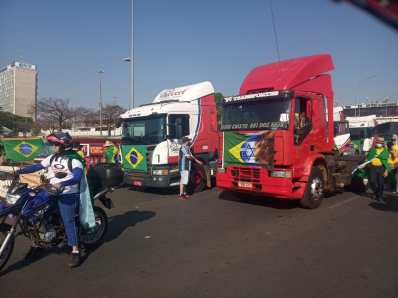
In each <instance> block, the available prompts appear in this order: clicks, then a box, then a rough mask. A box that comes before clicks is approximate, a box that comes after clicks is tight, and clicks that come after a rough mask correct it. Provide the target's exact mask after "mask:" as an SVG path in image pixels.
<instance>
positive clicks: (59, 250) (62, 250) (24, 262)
mask: <svg viewBox="0 0 398 298" xmlns="http://www.w3.org/2000/svg"><path fill="white" fill-rule="evenodd" d="M28 251H29V249H27V250H26V253H28ZM68 253H69V248H68V247H67V246H62V247H52V248H48V249H43V250H42V251H40V252H39V253H37V255H36V256H35V257H34V258H30V259H26V258H24V257H23V258H22V259H21V260H19V261H17V262H15V263H13V264H11V265H10V266H8V267H6V268H5V269H4V270H3V271H0V277H1V276H3V275H6V274H7V273H9V272H12V271H18V270H20V269H23V268H25V267H26V266H29V265H31V264H34V263H36V262H38V261H40V260H41V259H44V258H45V257H47V256H48V255H50V254H58V255H61V254H64V255H65V257H66V256H67V254H68ZM66 260H69V259H65V261H66ZM65 264H66V262H65Z"/></svg>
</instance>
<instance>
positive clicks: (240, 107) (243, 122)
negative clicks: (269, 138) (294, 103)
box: [221, 97, 290, 130]
mask: <svg viewBox="0 0 398 298" xmlns="http://www.w3.org/2000/svg"><path fill="white" fill-rule="evenodd" d="M289 111H290V100H289V99H288V98H286V97H277V98H272V99H271V98H260V99H258V100H256V101H247V102H239V103H233V104H225V105H224V106H223V113H222V120H221V130H267V129H287V128H288V127H289Z"/></svg>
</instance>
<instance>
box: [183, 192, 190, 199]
mask: <svg viewBox="0 0 398 298" xmlns="http://www.w3.org/2000/svg"><path fill="white" fill-rule="evenodd" d="M183 196H184V198H185V200H188V199H189V198H190V197H191V196H189V195H187V194H186V193H185V194H184V195H183Z"/></svg>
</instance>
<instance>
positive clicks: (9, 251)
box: [0, 224, 15, 270]
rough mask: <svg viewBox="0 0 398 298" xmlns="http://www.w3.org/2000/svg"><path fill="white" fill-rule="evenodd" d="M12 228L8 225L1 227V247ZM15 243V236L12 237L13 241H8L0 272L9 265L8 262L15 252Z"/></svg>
mask: <svg viewBox="0 0 398 298" xmlns="http://www.w3.org/2000/svg"><path fill="white" fill-rule="evenodd" d="M10 228H11V227H10V226H9V225H6V224H2V225H0V247H1V245H3V241H4V240H5V238H6V236H7V233H8V231H9V229H10ZM14 243H15V237H14V235H12V236H11V239H10V240H9V241H8V243H7V246H6V248H5V250H4V252H3V253H2V255H1V256H0V270H1V269H3V267H4V266H5V265H6V264H7V262H8V260H9V259H10V257H11V254H12V252H13V250H14Z"/></svg>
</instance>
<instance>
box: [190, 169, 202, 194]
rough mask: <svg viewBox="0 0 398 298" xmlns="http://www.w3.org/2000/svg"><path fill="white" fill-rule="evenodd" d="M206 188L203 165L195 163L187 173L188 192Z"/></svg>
mask: <svg viewBox="0 0 398 298" xmlns="http://www.w3.org/2000/svg"><path fill="white" fill-rule="evenodd" d="M205 188H206V173H205V171H204V169H203V167H201V166H198V165H195V166H194V167H193V169H192V172H191V173H190V175H189V192H190V193H194V192H201V191H203V190H204V189H205Z"/></svg>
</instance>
